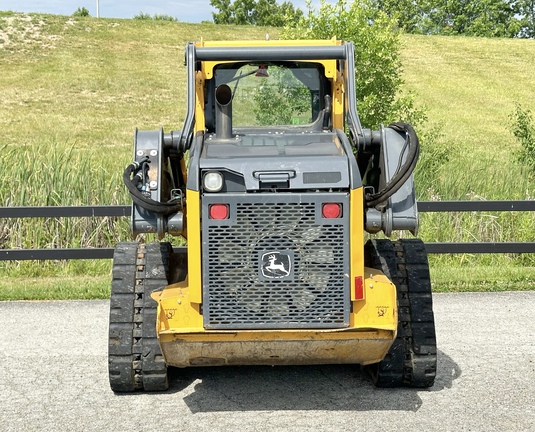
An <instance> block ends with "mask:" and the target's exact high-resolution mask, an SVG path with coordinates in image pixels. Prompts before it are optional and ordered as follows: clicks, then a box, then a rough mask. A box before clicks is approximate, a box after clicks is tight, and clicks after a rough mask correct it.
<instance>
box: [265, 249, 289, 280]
mask: <svg viewBox="0 0 535 432" xmlns="http://www.w3.org/2000/svg"><path fill="white" fill-rule="evenodd" d="M261 268H262V276H264V277H265V278H268V279H282V278H285V277H288V276H290V273H291V271H292V259H291V254H290V253H287V252H267V253H265V254H263V255H262V260H261Z"/></svg>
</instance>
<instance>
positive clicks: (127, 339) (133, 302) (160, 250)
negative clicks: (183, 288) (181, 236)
mask: <svg viewBox="0 0 535 432" xmlns="http://www.w3.org/2000/svg"><path fill="white" fill-rule="evenodd" d="M172 252H173V249H172V247H171V245H170V244H169V243H150V244H148V245H144V244H138V243H119V244H118V245H117V246H116V248H115V253H114V259H113V281H112V292H111V299H110V330H109V346H108V358H109V377H110V386H111V388H112V390H113V391H115V392H131V391H134V390H147V391H163V390H166V389H167V388H168V386H169V383H168V378H167V365H166V364H165V361H164V358H163V356H162V353H161V350H160V345H159V343H158V338H157V334H156V318H157V317H156V310H157V303H156V301H154V300H153V299H152V298H151V296H150V294H151V293H153V292H154V291H157V290H160V289H163V288H164V287H165V286H166V285H168V278H169V274H170V272H169V262H170V260H171V257H172Z"/></svg>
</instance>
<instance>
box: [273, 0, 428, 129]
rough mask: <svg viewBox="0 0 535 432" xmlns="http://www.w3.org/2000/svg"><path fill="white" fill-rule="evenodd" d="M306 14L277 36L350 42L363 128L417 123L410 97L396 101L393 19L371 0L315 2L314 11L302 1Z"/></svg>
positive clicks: (398, 64)
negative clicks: (396, 122) (353, 56)
mask: <svg viewBox="0 0 535 432" xmlns="http://www.w3.org/2000/svg"><path fill="white" fill-rule="evenodd" d="M307 7H308V13H307V14H306V15H304V16H303V17H302V18H301V19H300V20H298V21H297V23H294V24H292V25H290V24H289V25H287V26H286V27H285V28H284V29H283V31H282V37H284V38H290V39H330V38H332V37H336V38H338V39H341V40H346V41H353V42H354V43H355V69H356V77H355V86H356V90H357V98H358V110H359V115H360V118H361V122H362V124H363V125H364V126H366V127H377V126H378V125H380V124H381V123H389V122H391V121H395V120H400V119H403V120H406V121H410V122H413V123H417V122H418V120H423V114H421V113H419V112H417V111H416V110H415V109H414V107H413V103H412V99H411V98H410V97H401V96H400V90H401V86H402V84H403V80H402V78H401V70H402V68H401V60H400V50H401V42H400V39H399V33H398V32H397V31H396V30H395V27H396V21H395V20H394V19H393V18H391V17H389V16H388V15H387V14H386V13H384V12H383V11H381V10H379V9H378V8H377V7H376V4H375V3H374V2H373V0H356V1H353V2H350V3H348V2H347V1H345V0H338V1H337V2H336V3H335V4H330V3H327V2H326V1H324V0H321V3H320V6H319V10H318V11H317V13H316V10H315V9H314V8H313V7H312V6H311V3H310V2H308V3H307Z"/></svg>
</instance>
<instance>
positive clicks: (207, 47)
mask: <svg viewBox="0 0 535 432" xmlns="http://www.w3.org/2000/svg"><path fill="white" fill-rule="evenodd" d="M186 67H187V79H188V81H187V82H188V84H187V86H188V89H187V90H188V91H187V113H186V118H185V122H184V126H183V128H182V130H180V131H173V132H169V133H164V131H163V130H154V131H142V130H136V132H135V136H134V162H133V163H132V164H131V165H130V166H128V167H127V169H126V171H125V173H124V181H125V184H126V186H127V188H128V190H129V192H130V195H131V197H132V200H133V206H132V218H131V228H132V234H133V237H134V238H136V237H137V235H138V234H141V233H154V234H157V236H158V238H160V239H162V238H163V237H164V236H166V235H167V236H169V235H170V236H177V237H182V238H184V239H185V240H186V244H187V246H185V247H172V246H171V244H170V243H169V242H163V241H161V242H153V243H148V244H143V243H139V242H131V243H119V244H118V245H117V247H116V249H115V254H114V259H113V281H112V292H111V306H110V325H109V379H110V384H111V388H112V389H113V390H114V391H116V392H127V391H134V390H142V389H143V390H149V391H161V390H165V389H167V387H168V375H167V368H168V367H170V366H172V367H179V368H183V367H189V366H216V365H297V364H306V365H311V364H360V365H362V366H364V367H365V368H366V369H367V370H368V371H369V372H370V375H371V377H372V380H373V382H374V383H375V384H376V385H377V386H379V387H396V386H410V387H429V386H432V385H433V382H434V379H435V372H436V340H435V328H434V318H433V310H432V299H431V286H430V280H429V269H428V263H427V256H426V252H425V248H424V246H423V243H422V242H421V241H420V240H417V239H401V240H396V241H390V240H388V239H369V240H367V241H366V242H365V238H366V237H371V234H377V233H380V232H383V233H384V234H386V236H391V235H392V233H393V232H394V231H409V232H411V233H413V234H416V232H417V229H418V214H417V207H416V201H415V194H414V185H413V175H412V172H413V170H414V167H415V165H416V161H417V159H418V152H419V149H418V138H417V137H416V134H415V133H414V130H413V128H412V127H411V126H410V125H408V124H404V123H394V124H391V125H389V126H388V127H381V128H379V130H370V129H365V128H363V127H362V126H361V123H360V121H359V117H358V115H357V109H356V106H357V104H356V94H355V84H354V77H355V67H354V46H353V44H352V43H344V42H341V41H337V40H334V39H333V40H328V41H320V40H316V41H261V42H260V41H249V42H201V43H197V44H188V45H187V47H186ZM367 233H368V234H367Z"/></svg>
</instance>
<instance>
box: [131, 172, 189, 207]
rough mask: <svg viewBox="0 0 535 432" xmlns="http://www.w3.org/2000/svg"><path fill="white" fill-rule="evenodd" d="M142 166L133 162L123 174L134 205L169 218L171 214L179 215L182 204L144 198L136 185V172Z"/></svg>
mask: <svg viewBox="0 0 535 432" xmlns="http://www.w3.org/2000/svg"><path fill="white" fill-rule="evenodd" d="M141 166H142V164H140V163H139V162H133V163H131V164H130V165H128V166H127V167H126V169H125V170H124V173H123V181H124V184H125V185H126V188H127V189H128V192H130V196H131V197H132V201H134V203H136V204H137V205H138V206H140V207H142V208H144V209H145V210H148V211H150V212H153V213H157V214H161V215H163V216H168V215H170V214H173V213H177V212H178V211H179V210H180V203H177V202H167V203H162V202H158V201H155V200H153V199H151V198H148V197H146V196H144V195H143V194H142V193H141V191H140V190H139V189H138V188H137V186H136V184H137V183H138V182H139V181H137V182H136V172H137V171H138V170H139V169H140V167H141ZM132 175H133V176H134V178H131V176H132Z"/></svg>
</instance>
